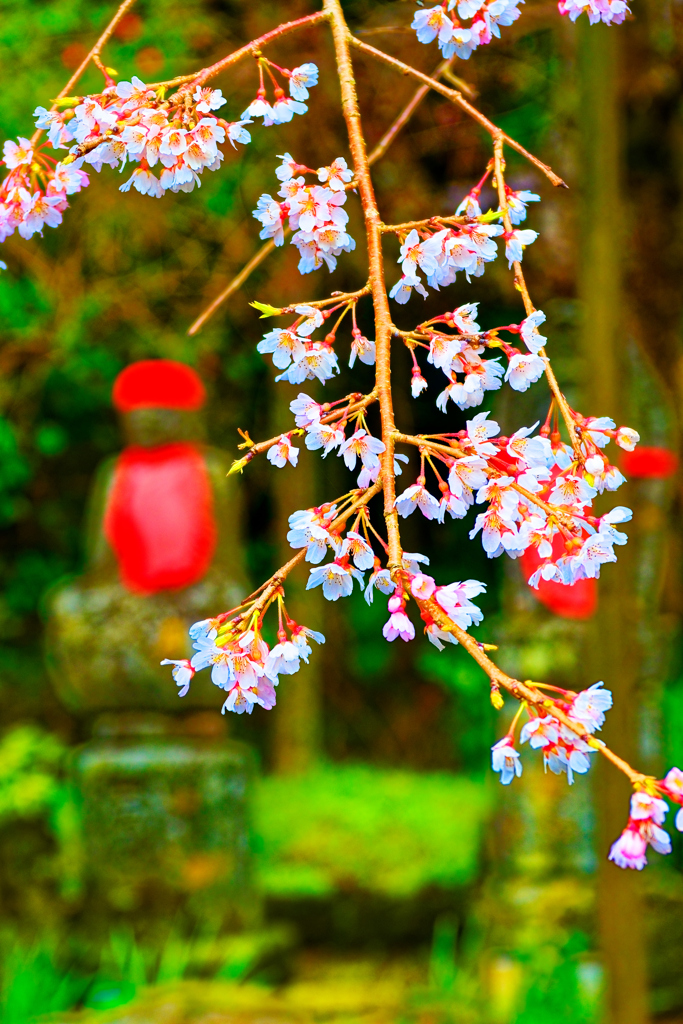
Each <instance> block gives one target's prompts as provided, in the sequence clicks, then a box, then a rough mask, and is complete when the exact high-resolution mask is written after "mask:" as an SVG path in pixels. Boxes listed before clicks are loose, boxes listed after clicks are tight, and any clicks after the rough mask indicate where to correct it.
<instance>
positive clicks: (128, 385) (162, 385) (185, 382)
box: [112, 359, 206, 412]
mask: <svg viewBox="0 0 683 1024" xmlns="http://www.w3.org/2000/svg"><path fill="white" fill-rule="evenodd" d="M112 401H113V403H114V405H115V407H116V408H117V409H118V410H119V412H131V410H133V409H188V410H192V409H200V408H201V407H202V405H204V402H205V401H206V391H205V390H204V385H203V384H202V382H201V380H200V378H199V377H198V376H197V374H196V373H195V371H194V370H193V369H192V367H190V366H186V365H185V363H176V362H175V361H174V360H172V359H143V360H142V361H141V362H139V363H131V365H130V366H127V367H126V369H125V370H122V371H121V373H120V374H119V375H118V377H117V378H116V380H115V381H114V389H113V391H112Z"/></svg>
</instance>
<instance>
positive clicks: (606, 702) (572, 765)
mask: <svg viewBox="0 0 683 1024" xmlns="http://www.w3.org/2000/svg"><path fill="white" fill-rule="evenodd" d="M560 692H561V694H562V696H561V697H559V698H553V699H552V704H553V707H554V708H557V709H558V710H559V711H562V712H563V713H564V715H565V716H566V718H567V719H569V721H570V722H573V723H575V724H577V725H579V726H581V727H583V729H584V730H585V731H586V733H591V734H592V733H594V732H596V730H598V729H601V728H602V726H603V724H604V722H605V711H608V710H609V709H610V708H611V707H612V694H611V692H610V691H609V690H605V689H603V684H602V683H601V682H600V683H595V684H594V685H593V686H589V687H588V689H587V690H581V692H580V693H573V692H571V691H569V690H562V691H560ZM529 715H530V717H529V720H528V722H526V723H525V725H524V726H523V727H522V729H521V732H520V736H519V739H520V742H521V743H526V742H527V741H528V743H529V746H530V747H532V748H533V749H534V750H538V749H540V750H541V751H542V752H543V765H544V767H545V768H546V769H548V768H550V770H551V772H553V773H554V774H555V775H560V774H562V772H564V773H565V774H566V776H567V782H568V783H569V785H570V786H571V784H572V783H573V781H574V772H577V773H578V774H579V775H583V774H584V773H585V772H587V771H588V769H589V768H590V757H589V754H594V753H595V748H594V747H591V746H590V745H589V744H588V743H587V742H586V741H585V740H583V739H581V737H580V736H578V735H577V734H576V733H575V732H573V731H572V730H571V729H570V728H569V727H568V726H567V725H566V724H563V723H562V722H560V721H558V719H557V718H555V717H554V716H553V714H552V712H550V713H546V714H540V713H539V712H538V711H536V710H535V709H532V710H531V711H530V712H529ZM517 717H518V716H517ZM516 724H517V719H515V721H514V722H513V724H512V726H511V728H510V730H509V731H508V732H507V733H506V734H505V736H503V738H502V740H499V741H498V743H495V744H494V745H493V747H492V749H491V766H492V768H493V770H494V772H500V781H501V782H502V783H503V785H504V786H508V785H509V784H510V783H511V782H512V780H513V778H514V777H515V776H516V775H517V776H519V775H521V774H522V761H521V759H520V756H519V751H518V750H516V749H515V727H516Z"/></svg>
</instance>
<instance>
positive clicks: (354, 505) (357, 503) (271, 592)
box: [250, 478, 382, 614]
mask: <svg viewBox="0 0 683 1024" xmlns="http://www.w3.org/2000/svg"><path fill="white" fill-rule="evenodd" d="M381 490H382V480H381V478H379V479H377V480H376V481H375V483H374V484H373V485H372V486H371V487H368V488H367V490H365V491H364V492H363V493H362V494H361V495H359V496H358V498H356V499H355V500H354V501H352V502H351V504H350V505H349V507H348V508H347V509H345V510H344V511H343V512H342V513H341V514H340V515H338V516H337V518H336V519H335V520H334V522H333V523H332V524H331V526H330V530H336V529H338V528H339V527H340V526H343V525H344V524H345V523H346V522H348V520H349V519H350V518H351V516H352V515H354V514H355V513H356V512H357V511H358V510H359V509H361V508H365V506H366V505H367V504H368V502H369V501H370V500H371V499H372V498H374V497H375V495H376V494H379V493H380V491H381ZM305 557H306V548H302V549H301V551H298V552H297V554H296V555H294V557H293V558H290V560H289V561H288V562H286V563H285V564H284V565H283V566H281V567H280V568H279V569H278V570H277V572H275V573H274V574H273V575H272V577H271V578H270V580H269V582H268V585H267V586H266V588H265V590H264V591H263V594H262V595H261V597H259V598H258V600H257V601H256V602H255V603H254V604H253V606H252V607H251V608H250V614H253V613H254V612H258V613H259V614H261V613H262V612H263V611H265V609H266V608H267V607H268V605H269V604H270V602H271V601H272V599H273V597H275V595H276V594H277V593H278V591H279V590H280V589H281V587H282V585H283V583H284V582H285V580H286V579H287V577H288V576H289V574H290V572H291V571H292V569H295V568H296V567H297V565H300V564H301V562H303V560H304V558H305Z"/></svg>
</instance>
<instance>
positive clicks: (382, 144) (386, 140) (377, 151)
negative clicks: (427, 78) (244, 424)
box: [368, 57, 476, 167]
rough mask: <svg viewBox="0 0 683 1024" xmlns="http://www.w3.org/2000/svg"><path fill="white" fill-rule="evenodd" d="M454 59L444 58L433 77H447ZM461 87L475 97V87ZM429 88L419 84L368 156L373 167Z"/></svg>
mask: <svg viewBox="0 0 683 1024" xmlns="http://www.w3.org/2000/svg"><path fill="white" fill-rule="evenodd" d="M454 60H455V58H454V57H450V58H449V59H448V60H442V61H441V63H440V64H439V65H438V67H436V68H435V69H434V72H433V75H432V77H433V78H439V77H440V76H441V75H443V76H444V77H446V76H447V75H448V74H449V73H450V71H451V66H452V64H453V61H454ZM458 81H460V79H458ZM460 87H461V89H462V91H463V92H465V93H467V95H468V96H469V97H470V98H471V99H474V97H475V96H476V92H475V91H474V89H472V88H470V86H469V85H467V83H466V82H461V83H460ZM429 88H430V87H429V86H428V85H421V86H419V87H418V88H417V89H416V90H415V92H414V93H413V95H412V97H411V98H410V99H409V100H408V102H407V103H406V105H405V107H404V108H403V110H402V111H401V113H400V114H399V115H398V117H397V118H396V120H395V121H394V123H393V124H392V125H390V126H389V127H388V128H387V130H386V131H385V133H384V135H383V136H382V138H381V139H380V140H379V142H378V143H377V145H376V146H375V148H374V149H373V150H372V152H371V153H370V155H369V156H368V163H369V164H370V166H371V167H372V165H373V164H374V163H377V161H378V160H379V159H381V157H383V156H384V154H385V153H386V151H387V150H388V148H389V146H390V145H391V143H392V142H393V141H394V139H395V138H396V136H397V135H398V133H399V132H400V131H401V129H402V128H403V127H404V126H405V125H406V124H407V123H408V121H409V120H410V118H411V117H412V116H413V114H414V113H415V111H416V110H417V108H418V107H419V105H420V104H421V103H422V100H423V99H424V98H425V96H426V95H427V93H428V92H429Z"/></svg>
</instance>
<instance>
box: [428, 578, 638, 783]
mask: <svg viewBox="0 0 683 1024" xmlns="http://www.w3.org/2000/svg"><path fill="white" fill-rule="evenodd" d="M415 600H416V601H417V604H418V605H419V607H420V609H424V610H425V611H426V612H427V614H428V616H429V617H431V618H432V619H433V620H434V621H435V622H436V623H437V624H438V626H439V628H440V629H442V630H443V631H444V632H447V633H452V635H453V636H454V637H455V639H456V640H457V641H458V643H459V644H461V645H462V647H464V649H465V650H466V651H467V653H468V654H469V655H471V657H472V658H474V660H475V661H476V662H477V664H478V665H479V666H480V667H481V668H482V669H483V670H484V672H485V673H486V675H487V676H488V677H489V679H490V680H491V683H492V684H493V686H494V687H496V688H499V689H500V688H502V689H504V690H506V691H507V692H508V693H510V694H511V695H512V696H513V697H515V698H516V699H517V700H520V701H525V702H526V703H527V704H530V705H532V706H534V707H536V708H538V709H539V710H543V711H544V712H545V713H546V714H549V715H552V717H553V718H555V719H556V720H557V721H558V722H560V723H561V724H562V725H563V726H565V728H567V729H569V730H570V731H571V732H573V733H574V734H575V735H576V736H578V737H579V738H580V739H582V740H583V741H584V743H587V744H588V745H589V746H590V747H592V748H593V749H594V750H598V751H599V752H600V753H601V754H602V755H603V757H605V758H607V760H608V761H611V763H612V764H613V765H614V766H615V768H618V769H619V771H621V772H623V773H624V775H626V777H627V778H628V780H629V782H630V783H631V785H632V786H634V787H636V788H644V787H646V786H647V785H648V783H650V782H651V781H652V782H654V779H653V777H652V776H649V775H644V774H643V773H642V772H638V771H636V769H635V768H632V767H631V765H630V764H629V763H628V762H627V761H624V759H623V758H621V757H619V755H618V754H615V753H614V751H613V750H610V748H609V747H608V746H606V745H605V744H604V743H603V742H602V740H599V739H596V737H595V736H593V734H592V733H591V732H589V730H588V729H587V728H586V726H585V725H583V724H582V723H581V722H578V721H576V720H575V719H574V718H571V717H570V716H569V715H567V714H565V712H564V711H562V709H561V708H558V707H557V705H556V703H555V702H554V701H553V700H552V698H550V697H548V696H546V695H545V694H544V693H542V692H541V691H540V690H539V689H537V688H536V686H535V685H534V684H533V683H532V682H531V680H527V681H526V682H521V681H520V680H519V679H515V678H513V677H512V676H509V675H508V674H507V673H506V672H503V670H502V669H500V668H499V667H498V666H497V665H496V664H495V662H493V661H491V659H490V658H489V656H488V655H487V654H486V651H485V650H484V649H483V645H482V644H481V643H479V641H478V640H475V639H474V637H473V636H471V635H470V634H469V633H468V632H467V631H466V630H464V629H462V628H461V627H460V626H458V625H457V624H456V623H455V622H453V620H452V619H450V618H449V616H447V615H446V614H445V612H444V611H443V610H442V608H441V607H440V605H439V604H438V603H437V602H436V601H434V600H433V599H431V598H429V599H427V600H421V599H419V598H416V599H415Z"/></svg>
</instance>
